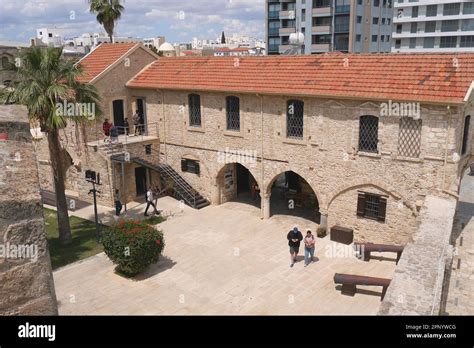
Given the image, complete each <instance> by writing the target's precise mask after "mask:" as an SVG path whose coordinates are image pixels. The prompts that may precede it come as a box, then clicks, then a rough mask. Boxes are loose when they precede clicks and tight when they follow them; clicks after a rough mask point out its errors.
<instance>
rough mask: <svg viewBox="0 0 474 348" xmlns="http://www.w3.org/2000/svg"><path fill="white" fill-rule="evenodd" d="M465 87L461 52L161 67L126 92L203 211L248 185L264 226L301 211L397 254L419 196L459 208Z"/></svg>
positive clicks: (466, 152)
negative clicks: (140, 104) (154, 126)
mask: <svg viewBox="0 0 474 348" xmlns="http://www.w3.org/2000/svg"><path fill="white" fill-rule="evenodd" d="M473 80H474V55H472V54H457V55H448V54H446V55H443V54H441V55H390V54H385V55H343V54H326V55H321V56H311V57H264V58H259V57H249V58H241V59H238V60H235V59H234V58H216V57H213V58H164V59H159V60H157V61H156V62H154V63H153V64H151V65H150V66H148V67H147V68H146V69H144V70H143V71H142V72H141V73H139V74H138V75H137V76H135V77H134V78H133V79H132V80H131V81H130V82H128V83H127V86H128V87H129V88H130V89H131V90H132V91H133V93H134V94H140V95H143V96H144V97H145V98H146V102H147V105H146V108H147V112H148V114H149V116H150V117H149V119H148V121H149V122H157V123H158V129H159V138H160V152H161V162H163V163H167V164H169V165H170V166H171V167H172V168H173V169H174V170H175V171H176V172H178V173H179V174H180V175H181V176H182V177H183V178H184V179H185V180H186V181H187V182H188V183H189V184H190V185H191V186H192V187H193V188H195V189H196V190H197V191H198V192H200V193H201V194H202V195H203V196H204V197H206V198H208V199H209V200H210V201H211V202H212V203H213V204H220V203H222V202H225V201H228V200H231V199H236V198H237V197H238V198H239V199H242V198H245V195H246V193H245V192H249V191H250V193H249V194H250V195H252V196H254V195H253V194H252V185H254V183H255V182H256V183H257V185H258V187H259V188H260V190H261V197H262V199H261V211H262V218H264V219H267V218H269V217H270V216H271V215H272V214H274V213H290V214H291V213H293V212H294V211H296V210H297V209H300V211H301V212H302V213H304V212H305V211H306V212H307V210H308V209H309V213H310V214H309V215H306V216H309V217H310V218H314V220H316V221H317V222H320V223H321V225H322V226H323V227H329V228H330V227H332V226H335V225H340V226H344V227H348V228H350V229H353V230H354V232H355V239H356V241H358V242H374V243H389V244H406V243H407V242H408V241H410V238H411V236H412V235H413V233H414V232H415V231H416V229H417V224H418V221H417V216H418V214H419V210H420V208H421V206H422V205H423V202H424V199H425V197H426V196H428V195H435V196H440V197H447V198H451V199H456V198H457V193H458V186H459V181H460V177H461V172H462V169H463V168H464V167H465V166H466V165H467V163H469V162H472V160H473V154H474V152H473V145H472V143H473V134H474V131H473V129H472V128H473V127H472V122H469V119H470V116H469V115H472V114H473V113H474V109H473V105H472V102H473V100H474V96H473V93H472V86H473V85H472V81H473ZM247 198H248V197H247ZM252 198H254V197H252ZM257 202H258V201H257ZM285 209H286V211H285ZM292 209H293V211H291V210H292ZM311 213H313V214H311Z"/></svg>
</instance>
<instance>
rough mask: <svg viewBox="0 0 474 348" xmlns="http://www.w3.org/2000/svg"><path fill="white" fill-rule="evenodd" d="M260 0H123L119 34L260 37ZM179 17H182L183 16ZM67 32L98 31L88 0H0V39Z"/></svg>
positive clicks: (186, 37) (182, 38) (173, 39)
mask: <svg viewBox="0 0 474 348" xmlns="http://www.w3.org/2000/svg"><path fill="white" fill-rule="evenodd" d="M264 4H265V0H174V1H173V0H125V1H123V5H124V6H125V12H124V14H123V16H122V19H121V20H120V21H119V23H118V25H117V27H116V32H117V33H118V35H120V36H133V37H142V38H143V37H154V36H163V35H164V36H166V40H167V41H170V42H182V41H190V40H191V39H192V38H193V37H199V38H203V39H204V38H209V39H214V38H217V37H218V36H220V33H221V32H222V30H224V31H225V32H226V33H227V34H228V35H230V34H233V33H238V34H243V35H251V36H255V37H258V38H261V39H263V38H264V30H265V27H264V8H265V6H264ZM183 17H184V18H183ZM54 26H56V27H58V28H65V29H67V30H68V32H69V31H70V33H71V34H72V35H79V34H82V33H84V32H98V31H103V30H102V27H101V26H100V25H99V24H97V22H96V20H95V16H94V15H93V14H91V13H89V11H88V1H87V0H33V1H28V0H0V28H1V29H0V40H2V41H4V40H8V41H21V42H25V43H26V42H28V41H29V39H30V38H32V37H34V36H35V35H36V29H37V28H41V27H43V28H44V27H54Z"/></svg>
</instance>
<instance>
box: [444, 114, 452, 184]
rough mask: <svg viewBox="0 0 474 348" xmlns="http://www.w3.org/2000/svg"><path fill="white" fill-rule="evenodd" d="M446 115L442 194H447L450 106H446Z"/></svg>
mask: <svg viewBox="0 0 474 348" xmlns="http://www.w3.org/2000/svg"><path fill="white" fill-rule="evenodd" d="M447 109H448V114H449V121H448V129H447V131H446V143H445V146H444V168H443V185H442V187H441V189H442V191H443V192H447V190H446V171H447V168H448V145H449V135H450V132H451V121H452V116H453V115H452V114H451V106H449V105H448V107H447Z"/></svg>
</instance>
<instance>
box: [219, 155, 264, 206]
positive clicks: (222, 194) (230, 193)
mask: <svg viewBox="0 0 474 348" xmlns="http://www.w3.org/2000/svg"><path fill="white" fill-rule="evenodd" d="M229 165H240V166H242V167H243V168H245V169H246V170H247V171H248V174H249V175H250V176H251V177H252V179H253V180H255V182H256V183H257V185H258V187H259V188H262V187H263V185H262V181H261V179H260V176H259V175H258V172H257V171H256V170H255V168H253V166H249V165H248V163H243V162H242V161H235V162H230V161H229V163H221V166H220V167H218V170H217V171H216V172H215V175H214V180H213V184H214V187H213V188H212V189H213V194H212V199H211V201H212V202H213V204H216V205H219V204H221V203H225V202H227V201H231V200H234V199H235V198H236V197H237V196H238V194H239V192H238V191H239V186H238V185H237V182H233V185H235V186H232V188H227V189H226V187H225V169H226V168H228V166H229ZM234 173H235V174H236V176H235V177H233V180H236V181H237V180H238V174H237V173H238V172H236V171H234ZM249 179H250V178H249ZM257 197H259V196H258V195H257Z"/></svg>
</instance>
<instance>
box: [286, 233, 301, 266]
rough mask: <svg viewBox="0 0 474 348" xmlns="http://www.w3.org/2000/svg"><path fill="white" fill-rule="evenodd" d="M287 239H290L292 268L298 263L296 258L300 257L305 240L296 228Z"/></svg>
mask: <svg viewBox="0 0 474 348" xmlns="http://www.w3.org/2000/svg"><path fill="white" fill-rule="evenodd" d="M286 238H287V239H288V245H289V247H290V257H291V264H290V267H293V266H294V265H295V263H296V258H297V257H298V253H299V251H300V243H301V241H302V240H303V235H302V234H301V232H300V231H299V230H298V227H295V228H294V229H293V230H292V231H290V232H289V233H288V235H287V236H286Z"/></svg>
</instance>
